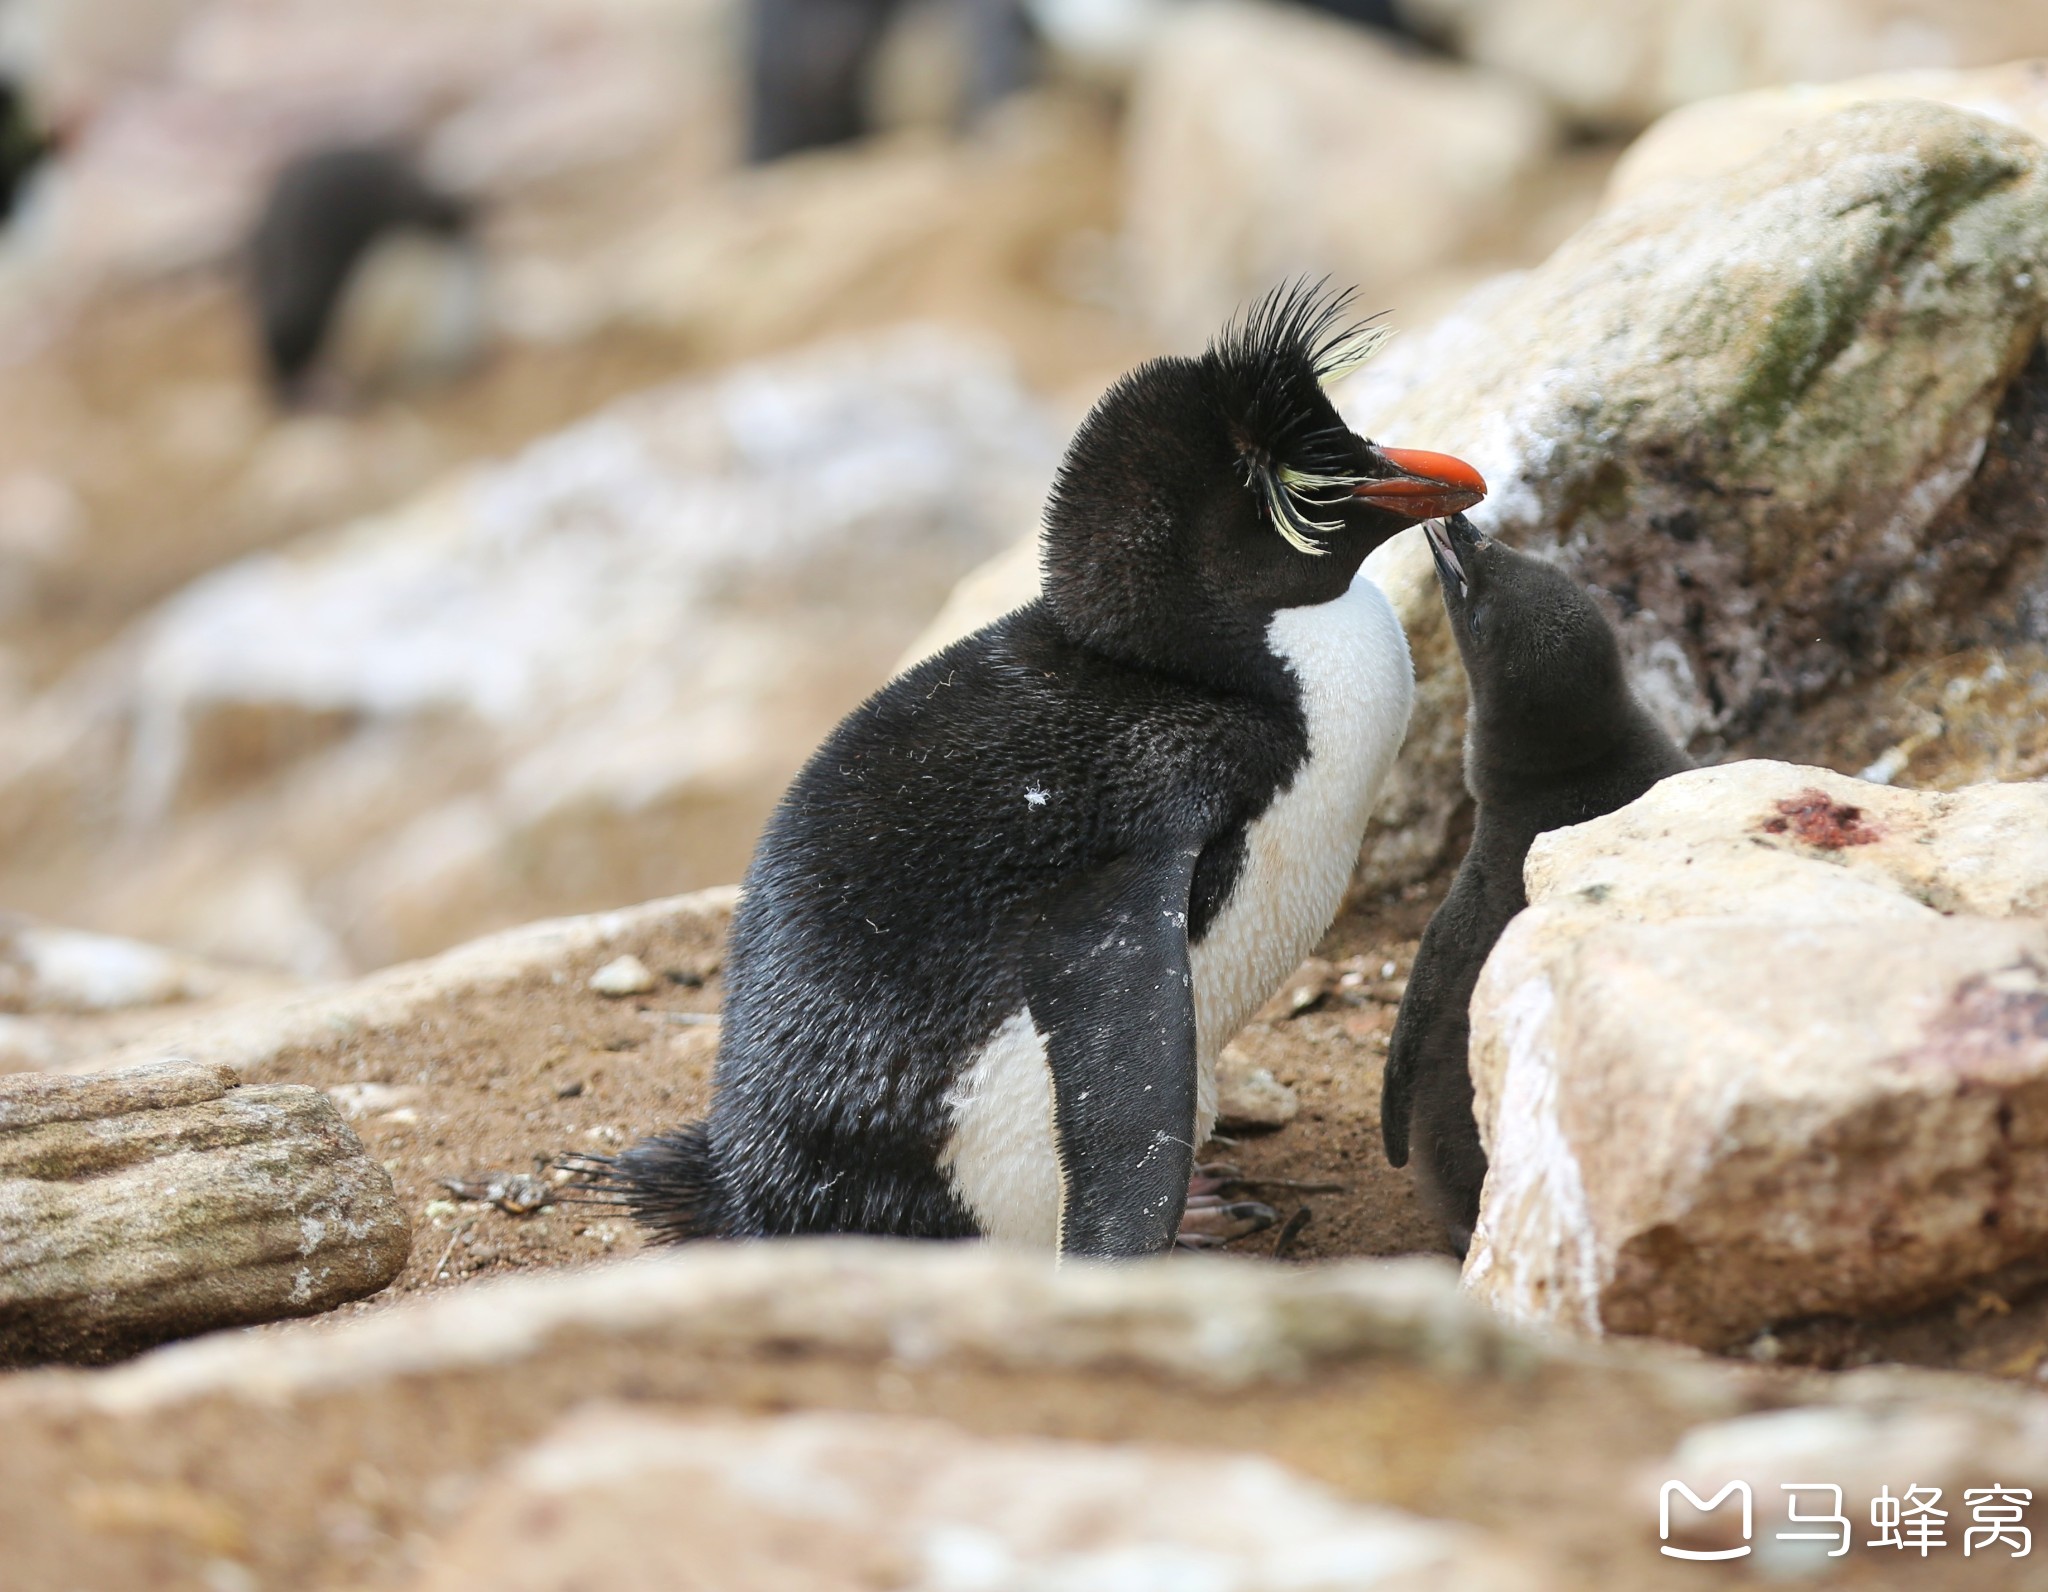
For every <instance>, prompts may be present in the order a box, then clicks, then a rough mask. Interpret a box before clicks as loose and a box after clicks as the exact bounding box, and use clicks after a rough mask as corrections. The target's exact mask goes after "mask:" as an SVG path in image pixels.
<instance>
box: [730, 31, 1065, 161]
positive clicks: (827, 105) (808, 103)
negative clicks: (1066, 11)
mask: <svg viewBox="0 0 2048 1592" xmlns="http://www.w3.org/2000/svg"><path fill="white" fill-rule="evenodd" d="M938 9H939V8H937V7H935V6H930V5H926V6H919V5H918V4H916V3H915V0H909V3H906V0H751V3H750V4H749V5H748V7H747V46H746V48H747V87H748V95H747V156H748V158H749V159H751V160H756V161H766V160H775V159H778V158H780V157H781V156H783V155H793V154H796V153H797V152H798V151H800V150H805V149H822V148H825V147H827V146H829V145H832V144H843V143H848V142H850V141H852V140H853V139H856V138H860V137H863V136H865V135H866V134H868V133H870V132H872V131H874V130H875V127H876V124H877V120H878V118H877V115H876V107H875V101H876V99H877V97H878V96H877V92H876V83H875V77H876V71H877V68H878V66H879V65H880V63H881V60H882V56H883V53H884V49H885V46H886V45H887V44H888V42H889V39H890V35H891V32H892V30H894V29H895V28H896V27H897V26H899V24H901V23H902V22H904V21H906V20H915V18H916V15H917V13H918V12H920V11H924V12H926V13H928V14H929V13H933V12H936V11H937V10H938ZM946 9H949V10H950V11H951V13H952V15H951V16H950V17H948V18H946V20H948V21H950V22H951V23H952V24H953V41H954V44H955V47H956V49H957V51H958V54H959V55H960V56H961V57H962V59H960V60H958V61H956V62H954V63H953V65H954V67H955V69H956V71H957V75H958V77H959V80H960V81H959V84H958V97H959V100H960V101H961V103H960V106H959V111H960V113H961V114H962V115H963V116H970V117H971V116H973V115H976V114H978V113H979V112H980V111H982V110H984V109H985V108H987V107H988V106H989V105H992V104H994V103H995V102H996V101H997V100H999V99H1001V98H1002V97H1003V96H1004V95H1006V94H1009V93H1010V92H1012V91H1013V90H1015V89H1018V88H1021V87H1023V86H1024V84H1025V83H1026V82H1028V81H1029V80H1030V79H1031V77H1032V76H1033V74H1034V69H1035V65H1036V62H1035V53H1036V51H1035V46H1034V44H1033V41H1032V38H1031V33H1030V29H1029V26H1028V24H1027V23H1026V20H1025V16H1024V10H1023V7H1022V5H1021V4H1020V3H1019V0H952V3H951V4H950V6H949V7H947V8H946Z"/></svg>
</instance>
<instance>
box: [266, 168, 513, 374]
mask: <svg viewBox="0 0 2048 1592" xmlns="http://www.w3.org/2000/svg"><path fill="white" fill-rule="evenodd" d="M471 219H472V218H471V214H470V209H469V207H468V206H467V205H466V204H465V203H464V202H463V201H461V200H459V199H456V198H453V197H451V196H449V195H447V194H445V193H441V192H439V191H438V190H436V189H434V188H433V187H431V186H429V185H428V184H427V182H426V181H425V180H424V179H422V178H421V177H420V176H419V174H418V173H417V172H416V171H414V170H413V168H412V167H411V165H409V164H408V163H407V162H406V161H405V160H404V159H403V158H402V157H400V156H399V155H397V154H395V153H394V152H392V151H390V150H386V149H377V148H331V149H319V150H315V151H313V152H311V153H309V154H305V155H301V156H299V157H298V158H297V159H295V160H293V161H292V162H290V163H289V164H288V165H286V166H285V167H284V169H283V170H282V171H281V172H279V174H278V176H277V179H276V182H275V183H274V185H273V186H272V188H271V191H270V197H269V200H268V202H267V203H266V204H265V205H264V208H263V213H262V216H261V217H260V219H259V220H258V222H257V225H256V230H255V232H254V234H253V235H252V237H251V239H250V244H249V285H250V292H251V296H252V298H253V300H254V310H255V317H256V321H257V330H258V333H259V336H260V338H261V342H262V348H263V354H264V359H265V362H266V364H267V366H268V369H269V374H270V378H271V382H272V385H273V387H274V389H275V390H276V392H277V394H278V397H279V399H280V401H282V402H284V403H287V404H293V403H302V402H308V401H314V400H320V399H333V400H337V401H341V402H357V401H361V400H363V399H365V398H369V397H372V396H375V395H378V394H380V393H385V392H390V391H395V390H400V389H404V388H409V387H417V386H421V385H425V384H428V383H431V382H435V381H440V380H445V379H447V378H449V377H451V376H453V375H456V374H458V373H459V372H460V371H461V370H462V369H463V368H464V367H466V366H467V365H468V364H469V363H470V362H471V361H472V360H474V359H475V357H476V355H477V353H478V351H479V350H480V349H481V347H482V345H483V339H484V332H485V308H484V269H483V252H482V250H481V248H480V247H479V245H478V244H477V242H476V240H475V238H474V236H473V234H472V228H471Z"/></svg>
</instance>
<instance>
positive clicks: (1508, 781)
mask: <svg viewBox="0 0 2048 1592" xmlns="http://www.w3.org/2000/svg"><path fill="white" fill-rule="evenodd" d="M1430 531H1431V543H1432V549H1433V551H1434V553H1435V556H1436V561H1437V581H1438V585H1439V587H1440V588H1441V589H1442V592H1443V598H1444V607H1445V610H1446V611H1447V612H1448V614H1449V616H1450V621H1451V630H1452V633H1453V634H1454V635H1455V636H1456V637H1457V641H1458V651H1459V655H1460V656H1461V658H1462V659H1463V661H1464V664H1465V675H1466V680H1467V682H1468V684H1469V686H1470V690H1471V715H1470V719H1469V723H1468V728H1467V732H1466V743H1465V783H1466V786H1467V788H1468V789H1469V790H1470V791H1471V793H1472V796H1473V798H1474V800H1475V801H1476V802H1477V804H1478V812H1477V819H1476V823H1475V827H1474V830H1473V836H1472V844H1471V847H1470V848H1469V850H1468V851H1467V852H1466V854H1465V860H1464V862H1463V863H1462V864H1461V865H1460V866H1459V869H1458V873H1457V877H1456V878H1455V879H1454V880H1453V881H1452V883H1451V889H1450V893H1449V894H1448V895H1447V896H1446V897H1445V898H1444V903H1443V905H1442V906H1441V907H1439V908H1438V909H1437V911H1436V913H1435V914H1434V915H1433V916H1432V917H1431V918H1430V921H1429V926H1428V928H1427V929H1426V930H1424V932H1423V936H1422V944H1421V947H1420V949H1419V950H1418V951H1417V953H1416V957H1415V965H1414V967H1413V968H1412V969H1411V970H1410V973H1409V978H1408V991H1407V994H1406V995H1405V996H1404V997H1403V999H1402V1002H1401V1011H1400V1015H1399V1017H1398V1018H1397V1019H1396V1021H1395V1024H1394V1035H1393V1038H1392V1040H1391V1041H1390V1043H1389V1045H1388V1053H1387V1072H1386V1083H1385V1086H1384V1089H1383V1092H1382V1098H1381V1114H1380V1115H1381V1135H1382V1138H1383V1140H1384V1142H1385V1145H1386V1151H1387V1158H1388V1159H1389V1160H1390V1161H1392V1162H1393V1163H1394V1165H1396V1166H1401V1165H1404V1164H1406V1162H1407V1161H1408V1160H1409V1158H1410V1156H1411V1153H1412V1155H1413V1157H1414V1159H1415V1162H1416V1178H1417V1183H1418V1185H1419V1186H1420V1188H1421V1191H1422V1194H1423V1198H1424V1201H1425V1203H1426V1204H1428V1206H1429V1207H1430V1209H1431V1211H1432V1213H1433V1214H1434V1215H1435V1216H1436V1217H1437V1219H1438V1220H1439V1221H1440V1222H1442V1223H1443V1225H1444V1228H1445V1230H1446V1232H1447V1233H1448V1234H1449V1235H1450V1237H1451V1240H1452V1242H1453V1243H1454V1244H1455V1245H1456V1247H1457V1248H1458V1249H1460V1250H1463V1249H1464V1248H1466V1247H1467V1245H1468V1244H1469V1243H1470V1240H1471V1235H1472V1228H1473V1225H1474V1223H1476V1222H1477V1220H1478V1216H1479V1193H1480V1186H1481V1184H1482V1183H1483V1181H1484V1179H1485V1176H1486V1154H1485V1151H1484V1149H1483V1148H1482V1146H1481V1144H1480V1141H1479V1129H1478V1125H1477V1123H1476V1122H1475V1121H1474V1119H1473V1114H1472V1076H1471V1072H1470V1068H1469V1064H1468V1060H1467V1053H1468V1050H1469V1048H1470V1041H1471V1024H1470V1018H1469V1016H1468V1009H1469V1007H1470V1005H1471V1000H1472V991H1473V989H1474V987H1475V985H1476V984H1477V982H1478V979H1479V971H1480V968H1481V967H1482V966H1483V965H1484V963H1485V961H1486V958H1487V956H1488V954H1489V953H1490V952H1491V951H1492V950H1493V946H1494V942H1495V941H1496V940H1498V939H1499V938H1500V934H1501V931H1502V930H1503V929H1505V928H1506V927H1507V924H1508V920H1509V919H1510V918H1512V917H1513V916H1514V915H1515V914H1516V913H1517V912H1519V911H1521V910H1522V908H1523V907H1524V906H1526V905H1527V904H1528V897H1527V895H1526V894H1525V892H1524V890H1523V886H1522V865H1523V862H1524V861H1525V860H1526V859H1527V857H1528V854H1529V847H1530V845H1531V843H1532V842H1534V840H1535V839H1536V837H1537V836H1538V835H1540V834H1543V833H1545V832H1547V831H1549V830H1552V829H1561V828H1563V827H1565V826H1566V825H1568V824H1580V823H1585V822H1587V821H1588V820H1590V819H1594V818H1598V817H1601V816H1602V815H1603V814H1606V813H1610V812H1613V811H1615V810H1616V809H1617V808H1620V807H1625V806H1626V805H1628V803H1630V802H1632V801H1634V800H1635V799H1636V798H1637V797H1638V796H1640V795H1642V794H1643V793H1644V792H1645V791H1647V790H1648V789H1649V788H1650V787H1651V786H1652V785H1654V784H1656V782H1657V781H1658V780H1660V779H1662V778H1664V776H1666V775H1667V774H1675V773H1678V772H1680V771H1681V770H1684V769H1687V768H1690V767H1692V762H1691V760H1690V759H1689V758H1687V757H1686V755H1685V754H1684V753H1683V752H1682V751H1680V750H1679V749H1678V747H1677V746H1676V745H1674V744H1673V743H1672V741H1671V739H1670V737H1668V736H1667V735H1666V734H1665V733H1664V732H1663V730H1662V729H1660V728H1659V727H1658V726H1657V724H1656V722H1655V721H1654V720H1653V719H1651V717H1650V716H1649V714H1648V713H1647V712H1646V711H1645V710H1644V709H1643V707H1642V705H1641V704H1640V703H1639V702H1637V701H1636V699H1635V697H1634V695H1633V694H1632V693H1631V692H1630V690H1629V687H1628V678H1627V671H1626V670H1625V669H1624V667H1623V664H1622V658H1621V648H1620V646H1619V645H1618V644H1617V643H1616V641H1615V638H1614V632H1613V631H1612V629H1610V628H1609V626H1608V623H1607V620H1606V618H1605V617H1604V616H1603V615H1602V614H1601V612H1600V610H1599V608H1598V607H1596V606H1595V605H1594V602H1593V600H1592V598H1591V597H1590V596H1589V595H1588V594H1587V593H1586V591H1585V590H1584V589H1583V588H1582V587H1580V586H1579V584H1578V583H1577V582H1576V581H1574V580H1573V579H1572V578H1571V577H1570V576H1569V575H1567V574H1565V572H1564V571H1563V570H1561V569H1558V568H1557V567H1555V566H1554V565H1551V564H1548V563H1545V562H1544V561H1543V560H1542V559H1540V558H1536V557H1533V556H1532V555H1530V554H1527V553H1521V552H1517V551H1515V550H1514V549H1513V548H1510V547H1506V546H1503V545H1502V544H1501V543H1499V542H1496V541H1492V540H1490V539H1488V538H1484V537H1482V536H1481V535H1480V534H1479V532H1478V531H1477V530H1476V529H1475V528H1474V527H1473V526H1472V524H1471V522H1470V521H1468V520H1466V519H1465V517H1464V516H1463V515H1455V516H1453V517H1452V518H1451V519H1450V520H1448V521H1446V522H1445V523H1444V525H1443V526H1442V527H1441V528H1438V527H1434V526H1433V527H1431V528H1430Z"/></svg>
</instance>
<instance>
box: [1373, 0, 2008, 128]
mask: <svg viewBox="0 0 2048 1592" xmlns="http://www.w3.org/2000/svg"><path fill="white" fill-rule="evenodd" d="M1398 4H1399V5H1400V8H1401V10H1402V11H1403V12H1404V13H1405V14H1406V15H1407V17H1408V18H1409V20H1410V21H1411V22H1413V23H1414V24H1415V25H1416V26H1417V27H1419V28H1421V29H1423V30H1425V31H1428V32H1433V33H1436V34H1438V35H1439V36H1441V37H1443V38H1445V39H1446V40H1447V42H1449V43H1451V44H1452V45H1453V46H1454V47H1455V48H1456V49H1457V51H1458V53H1459V54H1461V55H1464V56H1466V57H1468V58H1469V59H1471V60H1475V61H1478V62H1480V63H1482V64H1483V65H1487V66H1491V67H1493V68H1495V69H1496V70H1498V71H1502V72H1511V73H1513V74H1515V75H1516V76H1518V77H1521V78H1523V79H1525V80H1526V81H1528V82H1529V83H1531V84H1534V85H1535V86H1537V87H1539V88H1541V89H1542V90H1543V91H1544V92H1545V93H1546V94H1548V95H1549V96H1550V97H1551V98H1552V99H1553V100H1554V101H1555V102H1556V103H1557V105H1558V106H1559V108H1560V109H1562V110H1563V111H1565V112H1566V113H1568V114H1569V115H1571V116H1573V117H1574V118H1576V119H1577V120H1579V121H1581V122H1584V123H1588V124H1590V125H1592V126H1595V127H1610V128H1612V127H1620V128H1632V127H1640V126H1642V125H1643V124H1644V123H1645V122H1648V121H1650V120H1652V119H1654V118H1655V117H1657V116H1659V115H1661V114H1662V113H1663V112H1665V111H1668V110H1671V109H1673V108H1674V107H1676V106H1679V105H1684V104H1688V103H1689V102H1691V101H1693V100H1698V99H1705V98H1707V97H1708V96H1710V95H1715V94H1732V93H1736V92H1738V91H1740V90H1743V89H1751V88H1762V87H1765V86H1766V85H1769V84H1776V83H1800V82H1827V81H1831V80H1834V79H1837V78H1845V77H1855V76H1857V75H1859V74H1862V73H1868V72H1887V71H1892V72H1896V71H1903V70H1907V69H1910V68H1915V67H1970V66H1991V65H1995V64H1996V63H1998V62H2000V61H2010V60H2014V59H2016V58H2018V57H2020V56H2027V55H2041V54H2044V53H2048V13H2043V12H2042V10H2041V9H2040V8H2039V7H2038V6H2033V5H2027V4H2016V3H2014V0H1398Z"/></svg>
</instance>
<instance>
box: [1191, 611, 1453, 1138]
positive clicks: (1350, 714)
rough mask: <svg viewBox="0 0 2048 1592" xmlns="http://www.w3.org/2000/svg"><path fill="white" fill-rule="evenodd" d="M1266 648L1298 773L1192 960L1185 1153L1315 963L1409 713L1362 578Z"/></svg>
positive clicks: (1288, 625)
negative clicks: (1258, 1016) (1255, 1041)
mask: <svg viewBox="0 0 2048 1592" xmlns="http://www.w3.org/2000/svg"><path fill="white" fill-rule="evenodd" d="M1266 642H1267V645H1268V646H1270V647H1271V648H1272V649H1273V651H1274V653H1275V654H1276V655H1277V656H1279V657H1280V658H1281V659H1283V660H1284V661H1285V662H1286V664H1287V666H1288V668H1289V669H1290V670H1291V671H1292V672H1293V674H1294V678H1295V680H1296V681H1297V682H1298V684H1299V685H1300V687H1301V699H1302V710H1303V712H1304V713H1305V714H1306V715H1307V718H1308V759H1307V761H1306V762H1304V763H1303V764H1302V766H1301V768H1300V770H1299V771H1298V772H1297V773H1296V774H1295V776H1294V782H1293V783H1292V784H1290V785H1289V786H1288V787H1287V788H1286V789H1285V790H1283V791H1282V792H1280V794H1279V795H1277V796H1275V797H1274V798H1273V802H1272V805H1271V806H1269V807H1268V808H1267V809H1266V810H1265V812H1264V813H1262V814H1260V816H1259V818H1258V819H1257V821H1256V822H1254V823H1253V824H1252V826H1251V830H1250V832H1249V833H1248V834H1247V835H1246V837H1245V858H1244V868H1243V871H1242V872H1241V873H1240V874H1239V875H1238V879H1237V883H1236V885H1235V887H1234V888H1233V889H1232V890H1231V892H1230V897H1229V899H1228V900H1227V901H1226V902H1225V903H1224V905H1223V910H1222V911H1221V912H1219V913H1218V914H1217V915H1216V918H1215V921H1214V922H1212V923H1211V924H1210V925H1209V932H1208V933H1207V934H1206V935H1204V936H1203V938H1202V942H1201V944H1199V945H1197V946H1195V947H1194V949H1193V951H1192V953H1191V961H1192V964H1193V970H1194V976H1195V1046H1196V1058H1197V1061H1198V1063H1199V1065H1200V1068H1201V1076H1200V1082H1199V1085H1198V1087H1199V1096H1198V1098H1199V1102H1200V1103H1199V1108H1198V1112H1197V1117H1196V1123H1195V1127H1196V1142H1197V1143H1200V1142H1201V1140H1202V1139H1204V1138H1207V1137H1208V1134H1209V1130H1210V1129H1211V1128H1212V1127H1214V1125H1215V1122H1216V1055H1217V1052H1218V1051H1220V1050H1222V1048H1223V1047H1224V1045H1226V1044H1227V1043H1229V1041H1230V1040H1231V1038H1232V1037H1233V1036H1234V1035H1235V1034H1236V1033H1237V1031H1238V1030H1239V1029H1240V1028H1242V1027H1243V1026H1244V1024H1245V1019H1246V1018H1248V1017H1250V1016H1251V1014H1252V1013H1253V1012H1255V1011H1257V1010H1258V1009H1259V1007H1260V1006H1262V1005H1263V1004H1265V1002H1266V1001H1267V999H1269V998H1270V997H1271V995H1272V994H1273V991H1274V990H1276V989H1278V988H1279V987H1280V981H1281V980H1282V979H1284V978H1285V977H1286V976H1287V975H1288V974H1289V973H1292V972H1293V971H1294V970H1295V968H1297V967H1299V966H1300V965H1301V961H1302V958H1303V957H1305V956H1307V955H1308V954H1309V952H1310V951H1312V950H1314V949H1315V945H1316V942H1317V941H1318V940H1320V939H1321V938H1322V937H1323V932H1324V930H1326V929H1328V928H1329V926H1330V923H1331V921H1332V920H1333V919H1334V918H1335V917H1336V916H1337V908H1338V907H1339V906H1341V905H1342V904H1343V901H1344V887H1345V886H1346V885H1347V884H1349V883H1350V881H1351V872H1352V869H1353V868H1354V867H1356V866H1357V863H1358V848H1359V845H1360V843H1361V842H1362V841H1363V840H1364V839H1365V822H1366V819H1367V818H1368V817H1369V816H1370V815H1371V813H1372V808H1373V803H1374V802H1375V801H1377V800H1378V798H1379V792H1380V786H1381V785H1382V784H1383V783H1384V782H1385V780H1386V777H1387V771H1388V770H1389V769H1390V768H1392V767H1393V765H1394V754H1395V753H1397V752H1398V751H1400V749H1401V742H1402V740H1403V739H1404V738H1405V737H1406V736H1407V733H1408V714H1409V710H1410V709H1411V708H1412V707H1413V705H1414V700H1415V673H1414V669H1413V666H1412V665H1411V664H1410V663H1409V660H1408V638H1407V636H1406V635H1405V634H1404V633H1403V632H1402V629H1401V622H1400V620H1398V619H1397V618H1395V617H1394V609H1393V605H1392V604H1391V603H1389V602H1388V601H1387V598H1386V594H1385V593H1384V592H1382V591H1381V590H1380V588H1379V587H1378V586H1377V585H1376V584H1374V583H1373V582H1372V581H1371V580H1369V579H1367V578H1366V577H1365V576H1364V575H1360V576H1359V577H1358V578H1357V579H1356V580H1354V581H1353V582H1352V584H1351V588H1350V590H1349V591H1347V592H1346V593H1345V594H1344V595H1343V596H1342V597H1339V598H1338V599H1337V600H1336V601H1334V602H1327V603H1319V604H1317V605H1316V606H1315V607H1312V608H1283V609H1282V610H1281V611H1280V612H1279V613H1277V614H1275V615H1274V616H1273V620H1272V623H1271V624H1270V625H1269V626H1268V627H1267V630H1266Z"/></svg>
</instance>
